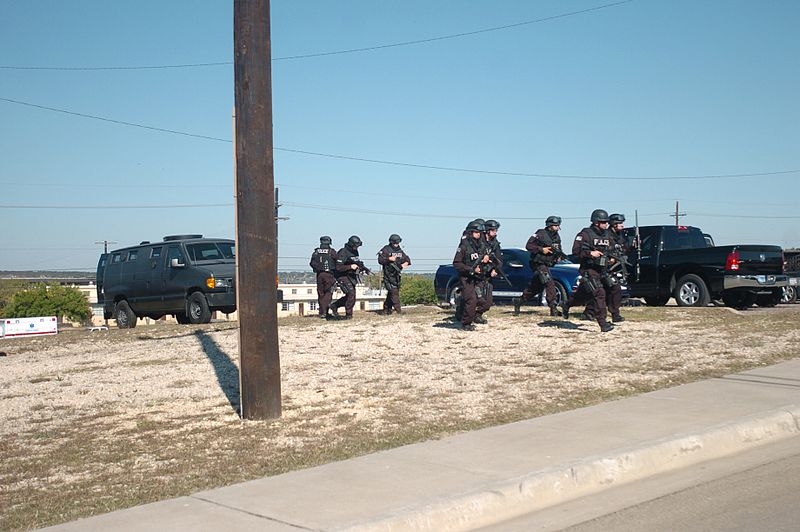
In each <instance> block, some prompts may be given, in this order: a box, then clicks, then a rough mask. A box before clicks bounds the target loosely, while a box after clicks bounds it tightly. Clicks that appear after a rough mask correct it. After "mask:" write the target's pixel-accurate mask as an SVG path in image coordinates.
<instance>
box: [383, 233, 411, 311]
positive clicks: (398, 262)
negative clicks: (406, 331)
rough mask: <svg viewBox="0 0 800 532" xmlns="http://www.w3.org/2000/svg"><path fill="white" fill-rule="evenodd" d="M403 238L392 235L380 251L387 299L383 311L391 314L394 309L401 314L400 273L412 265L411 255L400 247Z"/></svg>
mask: <svg viewBox="0 0 800 532" xmlns="http://www.w3.org/2000/svg"><path fill="white" fill-rule="evenodd" d="M402 241H403V239H402V238H400V235H391V236H390V237H389V244H388V245H386V246H383V248H381V250H380V251H379V252H378V264H380V265H381V266H383V286H384V288H386V292H387V293H386V301H384V302H383V313H384V314H385V315H387V316H388V315H389V314H391V313H392V308H394V311H395V312H397V313H398V314H400V312H401V311H400V274H401V273H402V272H403V270H404V269H406V268H408V267H409V266H411V257H409V256H408V255H406V252H405V251H403V250H402V249H401V248H400V242H402Z"/></svg>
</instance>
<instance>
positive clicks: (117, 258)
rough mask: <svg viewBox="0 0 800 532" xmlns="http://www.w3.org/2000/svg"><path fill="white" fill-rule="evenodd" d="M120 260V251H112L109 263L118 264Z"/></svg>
mask: <svg viewBox="0 0 800 532" xmlns="http://www.w3.org/2000/svg"><path fill="white" fill-rule="evenodd" d="M120 262H122V253H114V254H113V255H111V264H118V263H120Z"/></svg>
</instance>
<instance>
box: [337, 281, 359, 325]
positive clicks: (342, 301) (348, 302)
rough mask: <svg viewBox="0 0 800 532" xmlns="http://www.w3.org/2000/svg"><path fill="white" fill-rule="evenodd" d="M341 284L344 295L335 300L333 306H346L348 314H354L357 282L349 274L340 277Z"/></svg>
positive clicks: (345, 311) (346, 313)
mask: <svg viewBox="0 0 800 532" xmlns="http://www.w3.org/2000/svg"><path fill="white" fill-rule="evenodd" d="M339 286H341V288H342V291H343V292H344V295H343V296H342V297H340V298H339V299H337V300H336V301H334V303H333V305H332V306H333V307H335V308H337V309H338V308H341V307H344V313H345V315H346V316H352V315H353V308H354V307H355V306H356V283H355V282H354V281H353V280H352V279H351V278H350V277H347V276H344V277H339Z"/></svg>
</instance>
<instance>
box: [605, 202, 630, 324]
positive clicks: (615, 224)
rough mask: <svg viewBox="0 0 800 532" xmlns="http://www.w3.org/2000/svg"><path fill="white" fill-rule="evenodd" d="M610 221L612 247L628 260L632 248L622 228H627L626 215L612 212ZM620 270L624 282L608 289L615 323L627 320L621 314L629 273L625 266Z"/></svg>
mask: <svg viewBox="0 0 800 532" xmlns="http://www.w3.org/2000/svg"><path fill="white" fill-rule="evenodd" d="M608 221H609V224H610V226H611V227H610V231H609V232H610V233H611V237H612V239H613V242H612V247H613V248H614V251H615V253H616V255H617V256H619V257H621V258H625V260H627V257H628V255H629V254H630V251H631V248H630V247H629V246H628V240H627V239H626V238H625V235H624V234H622V230H623V229H625V215H624V214H612V215H611V216H609V217H608ZM618 271H619V272H620V275H619V276H618V278H619V280H620V281H622V282H617V283H615V284H614V285H612V286H611V287H610V288H609V289H608V292H609V294H608V310H609V312H611V321H612V322H614V323H620V322H623V321H625V318H624V317H622V314H620V309H621V308H622V283H623V282H625V281H627V278H626V277H627V275H625V274H626V273H627V272H626V271H625V270H624V269H623V268H620V270H618Z"/></svg>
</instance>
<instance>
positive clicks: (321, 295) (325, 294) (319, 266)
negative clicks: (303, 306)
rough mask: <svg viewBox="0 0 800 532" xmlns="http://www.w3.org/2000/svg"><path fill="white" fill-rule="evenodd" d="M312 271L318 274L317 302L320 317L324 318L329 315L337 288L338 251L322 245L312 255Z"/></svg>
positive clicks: (310, 263)
mask: <svg viewBox="0 0 800 532" xmlns="http://www.w3.org/2000/svg"><path fill="white" fill-rule="evenodd" d="M309 265H310V266H311V269H312V270H314V273H316V274H317V301H318V306H319V309H318V310H319V315H320V317H322V318H324V317H325V316H327V314H328V307H330V305H331V300H332V299H333V289H334V287H335V286H336V277H335V275H334V272H335V271H336V250H335V249H333V248H332V247H331V246H330V245H327V244H321V245H320V247H318V248H316V249H315V250H314V252H313V253H312V254H311V262H309Z"/></svg>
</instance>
